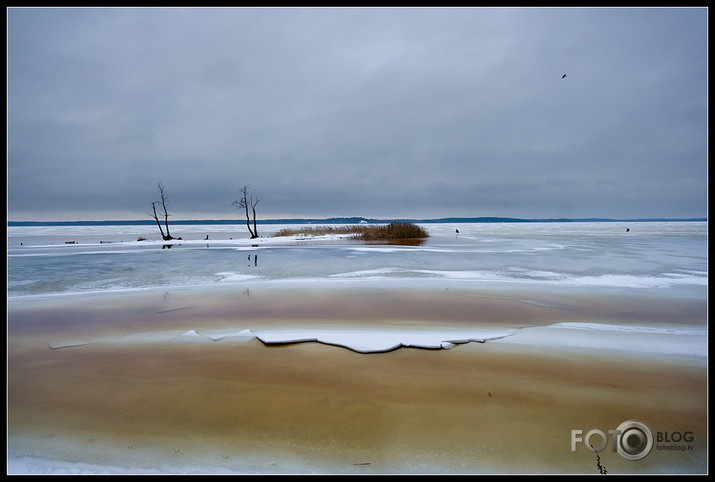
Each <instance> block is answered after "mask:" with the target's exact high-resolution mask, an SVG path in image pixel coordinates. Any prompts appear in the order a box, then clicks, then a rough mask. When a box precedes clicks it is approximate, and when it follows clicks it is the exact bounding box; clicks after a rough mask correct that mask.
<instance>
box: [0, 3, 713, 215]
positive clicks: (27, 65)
mask: <svg viewBox="0 0 715 482" xmlns="http://www.w3.org/2000/svg"><path fill="white" fill-rule="evenodd" d="M7 23H8V42H7V45H8V56H7V57H8V60H7V77H8V112H7V117H8V119H7V122H8V128H7V136H8V152H7V155H8V166H7V172H8V186H7V190H8V219H9V220H43V219H52V220H75V219H85V220H99V219H147V213H148V212H149V210H150V206H151V202H152V201H154V200H156V199H157V197H158V194H157V189H156V184H157V182H158V181H161V182H162V183H163V184H164V185H165V187H166V190H167V192H168V194H169V210H170V212H171V214H172V215H173V218H174V219H197V218H208V219H223V218H235V217H237V216H238V214H239V213H238V212H237V211H236V210H235V209H234V208H233V207H232V206H231V203H232V201H234V200H236V199H238V197H239V188H240V187H241V186H242V185H245V184H248V185H249V193H250V194H254V195H255V196H257V197H259V198H260V200H261V201H260V204H259V205H258V217H259V219H260V218H283V217H330V216H364V217H369V218H391V217H392V218H394V217H412V218H437V217H451V216H469V217H476V216H511V217H522V218H557V217H611V218H633V217H677V218H688V217H704V216H706V215H707V126H706V124H707V65H708V63H707V9H705V8H656V9H642V8H636V9H624V8H613V9H593V8H584V9H580V8H573V9H560V8H535V9H523V8H505V9H501V8H496V9H486V8H412V9H408V8H370V9H362V8H336V9H333V8H320V9H313V8H295V9H291V8H270V9H262V8H232V9H222V8H209V9H195V8H194V9H184V8H167V9H163V8H159V9H148V8H124V9H114V8H90V9H85V8H29V9H25V8H12V9H9V10H8V11H7ZM563 74H566V78H562V76H563Z"/></svg>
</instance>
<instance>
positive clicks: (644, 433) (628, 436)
mask: <svg viewBox="0 0 715 482" xmlns="http://www.w3.org/2000/svg"><path fill="white" fill-rule="evenodd" d="M616 433H618V441H617V443H616V447H617V450H618V453H619V455H620V456H621V457H623V458H624V459H627V460H640V459H642V458H643V457H645V456H646V455H648V454H649V453H650V451H651V450H652V449H653V433H652V432H651V431H650V428H648V425H646V424H644V423H643V422H639V421H638V420H628V421H627V422H623V423H622V424H620V425H619V426H618V429H617V432H616Z"/></svg>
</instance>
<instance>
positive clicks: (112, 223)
mask: <svg viewBox="0 0 715 482" xmlns="http://www.w3.org/2000/svg"><path fill="white" fill-rule="evenodd" d="M707 220H708V218H632V219H612V218H551V219H523V218H501V217H477V218H438V219H371V218H360V217H346V218H325V219H313V218H296V219H265V220H258V221H257V222H258V224H359V223H368V224H382V223H392V222H411V223H422V224H435V223H594V222H599V223H616V222H631V223H635V222H641V223H643V222H695V221H701V222H702V221H707ZM155 222H156V221H154V220H152V219H146V220H130V221H116V220H115V221H8V222H7V225H8V226H135V225H136V226H143V225H152V224H154V223H155ZM171 224H177V225H187V224H206V225H208V224H245V220H239V219H200V220H198V219H194V220H176V221H172V222H171Z"/></svg>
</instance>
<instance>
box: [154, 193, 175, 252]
mask: <svg viewBox="0 0 715 482" xmlns="http://www.w3.org/2000/svg"><path fill="white" fill-rule="evenodd" d="M157 189H158V190H159V196H160V197H161V200H160V201H154V202H152V203H151V209H152V212H151V213H149V215H150V216H151V217H153V218H154V221H156V225H157V226H159V232H160V233H161V237H162V238H163V239H164V241H169V240H171V239H174V237H173V236H172V235H171V233H170V232H169V212H168V211H167V210H166V201H168V200H169V198H168V196H167V195H166V191H165V190H164V186H163V185H162V184H161V182H158V183H157ZM157 204H159V205H161V208H162V209H163V211H164V214H163V216H164V226H165V227H166V234H164V229H162V227H161V222H160V221H159V215H158V214H157V212H156V205H157Z"/></svg>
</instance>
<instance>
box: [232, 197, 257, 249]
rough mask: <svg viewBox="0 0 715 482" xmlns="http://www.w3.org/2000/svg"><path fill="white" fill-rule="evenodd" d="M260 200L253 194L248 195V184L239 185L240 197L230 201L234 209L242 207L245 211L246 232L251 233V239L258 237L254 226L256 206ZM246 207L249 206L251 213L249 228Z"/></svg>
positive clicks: (248, 216)
mask: <svg viewBox="0 0 715 482" xmlns="http://www.w3.org/2000/svg"><path fill="white" fill-rule="evenodd" d="M259 202H261V200H260V199H258V198H254V197H253V195H251V196H249V195H248V184H246V185H245V186H242V187H241V199H239V200H237V201H234V202H232V203H231V205H232V206H235V207H236V209H243V210H244V212H245V213H246V227H247V228H248V232H249V233H251V239H255V238H257V237H258V227H257V226H256V206H257V205H258V203H259ZM248 208H251V212H252V213H253V229H251V217H250V215H249V213H248Z"/></svg>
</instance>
